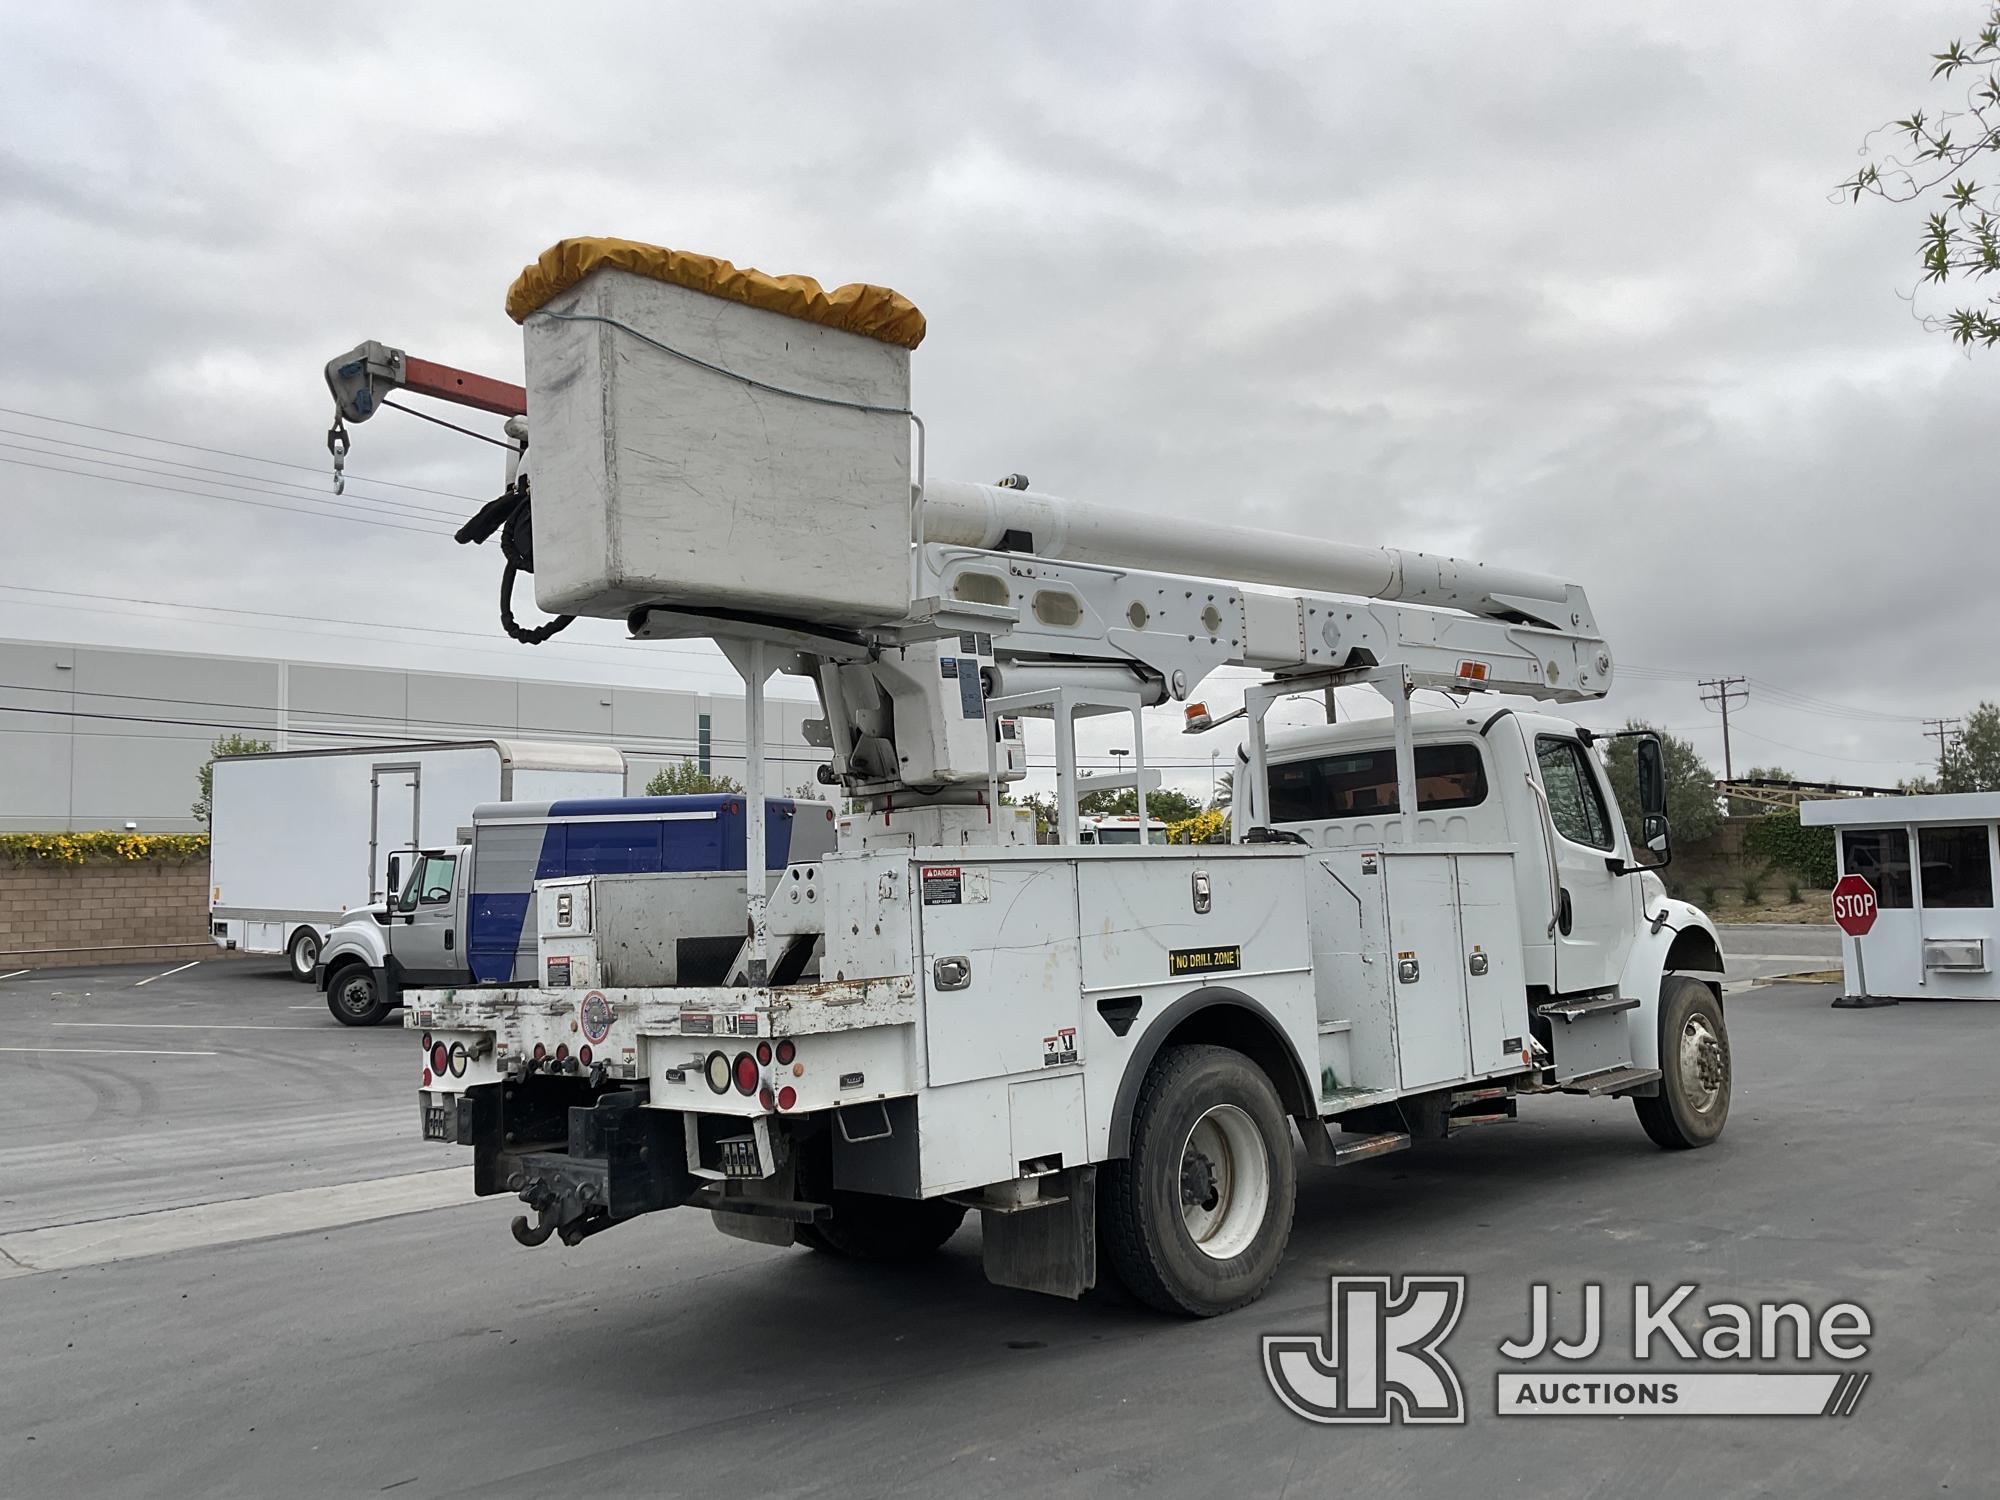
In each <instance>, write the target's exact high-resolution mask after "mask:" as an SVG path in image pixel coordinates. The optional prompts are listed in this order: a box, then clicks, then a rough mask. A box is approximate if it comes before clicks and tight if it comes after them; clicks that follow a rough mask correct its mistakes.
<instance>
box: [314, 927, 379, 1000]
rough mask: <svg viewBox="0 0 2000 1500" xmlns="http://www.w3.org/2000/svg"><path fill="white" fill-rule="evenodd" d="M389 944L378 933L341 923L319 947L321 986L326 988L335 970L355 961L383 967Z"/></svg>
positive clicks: (373, 967)
mask: <svg viewBox="0 0 2000 1500" xmlns="http://www.w3.org/2000/svg"><path fill="white" fill-rule="evenodd" d="M388 956H389V954H388V947H387V945H386V944H384V943H383V942H382V940H381V936H380V934H379V933H377V932H375V931H373V930H369V929H361V928H359V927H358V926H354V925H350V924H348V923H342V924H341V925H340V926H338V927H336V928H334V929H333V931H332V932H331V933H329V934H328V935H327V939H326V941H325V942H324V943H322V944H321V945H320V950H319V965H318V971H319V987H320V988H321V989H325V988H326V986H327V982H328V981H329V980H330V979H331V978H332V976H333V974H334V972H335V971H336V970H339V969H343V968H345V967H346V966H347V965H349V964H352V963H360V964H365V965H366V966H367V967H369V968H371V969H375V970H377V971H380V970H381V969H382V968H383V967H384V964H385V962H386V960H387V959H388Z"/></svg>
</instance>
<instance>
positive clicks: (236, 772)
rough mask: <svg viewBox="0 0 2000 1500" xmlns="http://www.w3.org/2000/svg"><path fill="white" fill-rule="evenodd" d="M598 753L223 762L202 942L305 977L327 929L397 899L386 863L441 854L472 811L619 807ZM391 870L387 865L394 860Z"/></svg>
mask: <svg viewBox="0 0 2000 1500" xmlns="http://www.w3.org/2000/svg"><path fill="white" fill-rule="evenodd" d="M624 792H625V756H624V754H623V753H622V752H620V751H618V750H614V749H612V748H610V747H609V746H605V745H576V744H558V743H554V742H550V741H542V740H457V741H445V742H433V743H424V744H401V745H356V746H343V747H341V748H339V749H332V750H289V751H276V752H272V753H269V754H264V755H231V756H224V757H222V758H221V759H219V760H217V761H216V763H215V783H214V793H213V807H214V811H213V815H212V818H211V821H210V846H209V913H208V915H209V934H210V936H211V937H212V938H213V939H214V941H215V945H216V946H217V947H218V948H226V949H230V950H233V951H237V952H243V953H282V954H284V955H285V960H286V963H287V964H288V966H289V967H290V969H291V971H292V976H293V978H295V979H299V980H310V979H311V978H312V975H313V966H314V965H315V964H316V963H318V962H319V952H320V946H321V944H322V943H323V942H324V941H325V940H326V935H327V932H328V931H329V930H330V929H331V928H332V927H333V926H334V924H335V923H337V922H339V921H340V919H341V918H342V917H343V916H344V915H345V914H346V913H347V912H349V911H352V910H354V909H355V908H357V907H365V906H371V905H374V904H375V903H377V902H379V901H383V900H385V899H387V895H388V893H389V892H390V891H392V890H394V889H395V888H396V885H397V882H396V880H395V879H394V878H393V877H392V876H390V874H389V862H390V860H391V858H392V857H395V856H397V855H399V854H402V853H404V852H406V851H409V850H414V849H427V848H428V849H435V848H439V847H446V848H449V847H450V846H452V845H454V844H456V843H458V842H459V841H460V839H459V830H460V829H461V828H463V827H465V826H466V825H467V824H469V823H470V822H471V821H472V809H473V808H475V807H477V806H478V805H479V804H480V803H482V802H509V801H513V800H515V799H517V798H519V799H527V800H539V801H554V800H556V799H558V798H566V797H618V796H622V795H624ZM399 862H400V861H399Z"/></svg>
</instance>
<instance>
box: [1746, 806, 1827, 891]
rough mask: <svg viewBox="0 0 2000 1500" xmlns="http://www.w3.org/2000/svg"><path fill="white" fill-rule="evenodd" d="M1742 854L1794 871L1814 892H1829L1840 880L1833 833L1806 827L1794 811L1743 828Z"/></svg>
mask: <svg viewBox="0 0 2000 1500" xmlns="http://www.w3.org/2000/svg"><path fill="white" fill-rule="evenodd" d="M1743 852H1744V853H1745V854H1748V855H1754V856H1756V857H1757V858H1759V859H1762V860H1765V861H1767V862H1768V863H1769V864H1771V865H1774V866H1778V867H1781V868H1783V869H1786V870H1789V871H1791V872H1792V873H1793V874H1795V875H1797V876H1798V877H1799V878H1800V880H1801V881H1803V882H1804V883H1805V884H1806V885H1809V886H1811V887H1813V888H1814V889H1815V890H1826V889H1828V888H1830V887H1831V886H1832V885H1833V883H1834V881H1836V880H1837V879H1839V878H1840V877H1839V874H1838V872H1837V871H1836V869H1835V863H1836V861H1835V857H1834V842H1833V830H1832V829H1831V828H1807V827H1805V826H1804V825H1802V824H1801V823H1800V822H1799V815H1798V812H1797V811H1796V810H1795V809H1794V810H1787V811H1784V812H1774V813H1766V814H1765V815H1764V816H1763V817H1761V818H1759V819H1757V820H1756V821H1755V822H1754V823H1751V824H1749V825H1748V826H1747V827H1746V828H1744V830H1743Z"/></svg>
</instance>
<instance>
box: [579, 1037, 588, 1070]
mask: <svg viewBox="0 0 2000 1500" xmlns="http://www.w3.org/2000/svg"><path fill="white" fill-rule="evenodd" d="M576 1060H577V1061H578V1062H580V1063H582V1064H583V1065H584V1066H585V1067H586V1068H587V1067H589V1066H590V1046H589V1044H588V1043H585V1044H584V1045H583V1046H581V1047H579V1048H577V1049H576Z"/></svg>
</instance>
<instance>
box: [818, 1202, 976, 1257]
mask: <svg viewBox="0 0 2000 1500" xmlns="http://www.w3.org/2000/svg"><path fill="white" fill-rule="evenodd" d="M826 1201H827V1205H828V1206H829V1207H830V1208H832V1210H833V1214H832V1216H831V1217H829V1218H825V1219H821V1220H819V1221H817V1222H816V1223H812V1224H801V1225H800V1226H799V1232H798V1240H799V1243H800V1244H801V1245H804V1246H805V1247H806V1248H807V1249H808V1250H817V1251H819V1252H820V1253H821V1254H823V1255H838V1256H840V1257H842V1258H843V1259H845V1260H875V1261H898V1260H921V1259H922V1258H923V1257H924V1256H926V1255H933V1254H935V1253H936V1252H937V1251H939V1250H940V1249H942V1248H943V1247H944V1243H945V1241H946V1240H948V1239H950V1238H951V1237H952V1236H953V1235H955V1234H957V1233H958V1226H959V1225H960V1224H962V1223H964V1222H965V1210H964V1209H963V1208H961V1207H960V1206H959V1205H958V1204H956V1203H947V1202H945V1201H944V1199H942V1198H882V1197H877V1196H876V1195H875V1194H873V1193H849V1192H844V1191H835V1192H832V1193H829V1194H827V1200H826Z"/></svg>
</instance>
